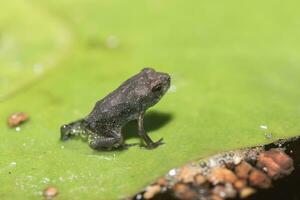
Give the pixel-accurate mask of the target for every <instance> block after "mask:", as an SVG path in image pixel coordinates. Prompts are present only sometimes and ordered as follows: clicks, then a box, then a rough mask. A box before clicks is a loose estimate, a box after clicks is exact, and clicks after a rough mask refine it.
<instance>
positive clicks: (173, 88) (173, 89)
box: [169, 85, 177, 93]
mask: <svg viewBox="0 0 300 200" xmlns="http://www.w3.org/2000/svg"><path fill="white" fill-rule="evenodd" d="M176 91H177V87H176V86H175V85H171V87H170V89H169V92H170V93H175V92H176Z"/></svg>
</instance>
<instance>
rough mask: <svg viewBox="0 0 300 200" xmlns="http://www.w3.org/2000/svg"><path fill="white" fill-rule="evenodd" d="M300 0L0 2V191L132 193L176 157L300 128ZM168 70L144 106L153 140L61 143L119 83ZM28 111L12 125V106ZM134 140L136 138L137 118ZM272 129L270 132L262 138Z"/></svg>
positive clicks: (15, 194)
mask: <svg viewBox="0 0 300 200" xmlns="http://www.w3.org/2000/svg"><path fill="white" fill-rule="evenodd" d="M299 6H300V3H299V2H297V1H286V2H282V1H263V2H262V1H258V0H255V1H251V2H250V1H249V2H241V1H237V0H229V1H226V2H225V1H224V2H221V1H220V2H216V1H196V0H195V1H189V2H186V1H179V0H172V1H171V0H166V1H158V0H151V1H150V0H149V1H148V0H147V1H138V0H134V1H131V2H127V1H121V0H111V1H95V0H89V1H87V0H76V1H68V0H61V1H50V0H45V1H37V0H28V1H26V2H24V1H21V0H12V1H5V2H2V4H1V8H0V11H1V12H0V100H1V103H0V122H1V123H0V141H1V145H0V183H1V187H0V198H1V199H15V200H18V199H41V196H42V191H43V189H44V188H46V187H47V186H49V185H52V186H55V187H57V188H58V190H59V195H58V196H57V197H56V199H119V198H124V197H127V196H130V195H132V194H134V193H135V192H137V191H138V190H139V189H141V188H143V187H144V186H145V185H147V184H149V183H150V182H151V181H152V180H154V179H155V178H157V177H159V176H161V175H163V174H164V173H166V172H167V171H168V170H169V169H171V168H172V167H176V166H180V165H182V164H184V163H186V162H188V161H191V160H194V159H198V158H201V157H205V156H208V155H211V154H213V153H216V152H221V151H224V150H229V149H236V148H240V147H246V146H253V145H257V144H263V143H269V142H271V141H273V140H276V139H279V138H286V137H289V136H293V135H297V134H299V132H300V123H299V122H300V104H299V99H300V90H299V85H300V75H299V74H300V57H299V53H300V40H299V39H298V38H299V35H300V28H299V27H300V26H299V18H300V13H299V12H298V8H299ZM147 66H151V67H154V68H155V69H157V70H158V71H164V72H168V73H170V74H171V76H172V87H171V89H170V92H169V93H168V94H167V95H166V96H165V97H164V98H163V99H162V100H161V102H159V103H158V104H157V105H156V106H155V107H153V108H152V109H151V110H149V112H148V114H147V115H146V119H145V121H146V130H147V131H148V132H149V135H150V137H151V138H153V140H158V139H159V138H161V137H163V138H164V141H165V144H164V145H163V146H160V147H158V148H157V149H154V150H147V149H144V148H140V147H139V146H134V147H131V148H129V149H128V150H125V151H113V152H96V151H93V150H91V149H90V148H89V147H88V145H87V144H86V143H84V142H82V141H81V140H72V141H68V142H61V141H59V137H60V132H59V128H60V126H61V125H62V124H64V123H68V122H70V121H73V120H76V119H79V118H82V117H84V116H85V115H86V114H88V113H89V112H90V111H91V109H92V108H93V106H94V103H95V102H96V101H97V100H99V99H101V98H103V97H104V96H105V95H107V94H108V93H109V92H111V91H112V90H113V89H115V88H116V87H117V86H118V85H119V84H121V82H122V81H124V80H126V79H127V78H129V77H130V76H132V75H133V74H135V73H137V72H139V71H140V70H141V69H142V68H143V67H147ZM18 111H22V112H26V113H27V114H28V115H29V117H30V120H29V121H28V122H26V123H25V124H22V125H21V126H20V129H18V130H19V131H16V130H15V129H11V128H9V127H8V126H7V124H6V121H7V117H8V116H9V115H10V114H11V113H13V112H18ZM124 135H125V137H126V143H139V142H140V139H139V138H138V136H137V131H136V127H135V123H130V124H129V125H128V126H126V127H125V128H124ZM266 136H267V137H266Z"/></svg>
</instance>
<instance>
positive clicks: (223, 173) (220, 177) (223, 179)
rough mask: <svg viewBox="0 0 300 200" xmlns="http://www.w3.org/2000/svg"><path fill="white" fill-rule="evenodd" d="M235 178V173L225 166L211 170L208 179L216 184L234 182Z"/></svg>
mask: <svg viewBox="0 0 300 200" xmlns="http://www.w3.org/2000/svg"><path fill="white" fill-rule="evenodd" d="M236 180H237V177H236V175H235V174H234V173H233V172H232V171H230V170H229V169H226V168H220V167H219V168H216V169H214V170H213V171H212V173H211V175H210V177H209V181H210V182H211V183H212V184H213V185H216V184H218V183H234V182H235V181H236Z"/></svg>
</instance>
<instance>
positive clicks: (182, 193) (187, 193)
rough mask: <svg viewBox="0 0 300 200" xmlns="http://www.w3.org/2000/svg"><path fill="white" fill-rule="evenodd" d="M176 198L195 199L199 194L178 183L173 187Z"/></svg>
mask: <svg viewBox="0 0 300 200" xmlns="http://www.w3.org/2000/svg"><path fill="white" fill-rule="evenodd" d="M173 190H174V192H175V196H176V197H177V198H179V199H195V198H196V196H197V194H196V193H195V192H194V191H193V190H192V189H191V188H190V187H189V186H187V185H185V184H182V183H177V184H175V185H174V186H173Z"/></svg>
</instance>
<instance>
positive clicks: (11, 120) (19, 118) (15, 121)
mask: <svg viewBox="0 0 300 200" xmlns="http://www.w3.org/2000/svg"><path fill="white" fill-rule="evenodd" d="M28 118H29V117H28V115H27V114H26V113H23V112H16V113H13V114H11V115H10V116H9V117H8V119H7V124H8V126H9V127H11V128H13V127H16V126H18V125H20V124H21V123H23V122H25V121H27V120H28Z"/></svg>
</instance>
